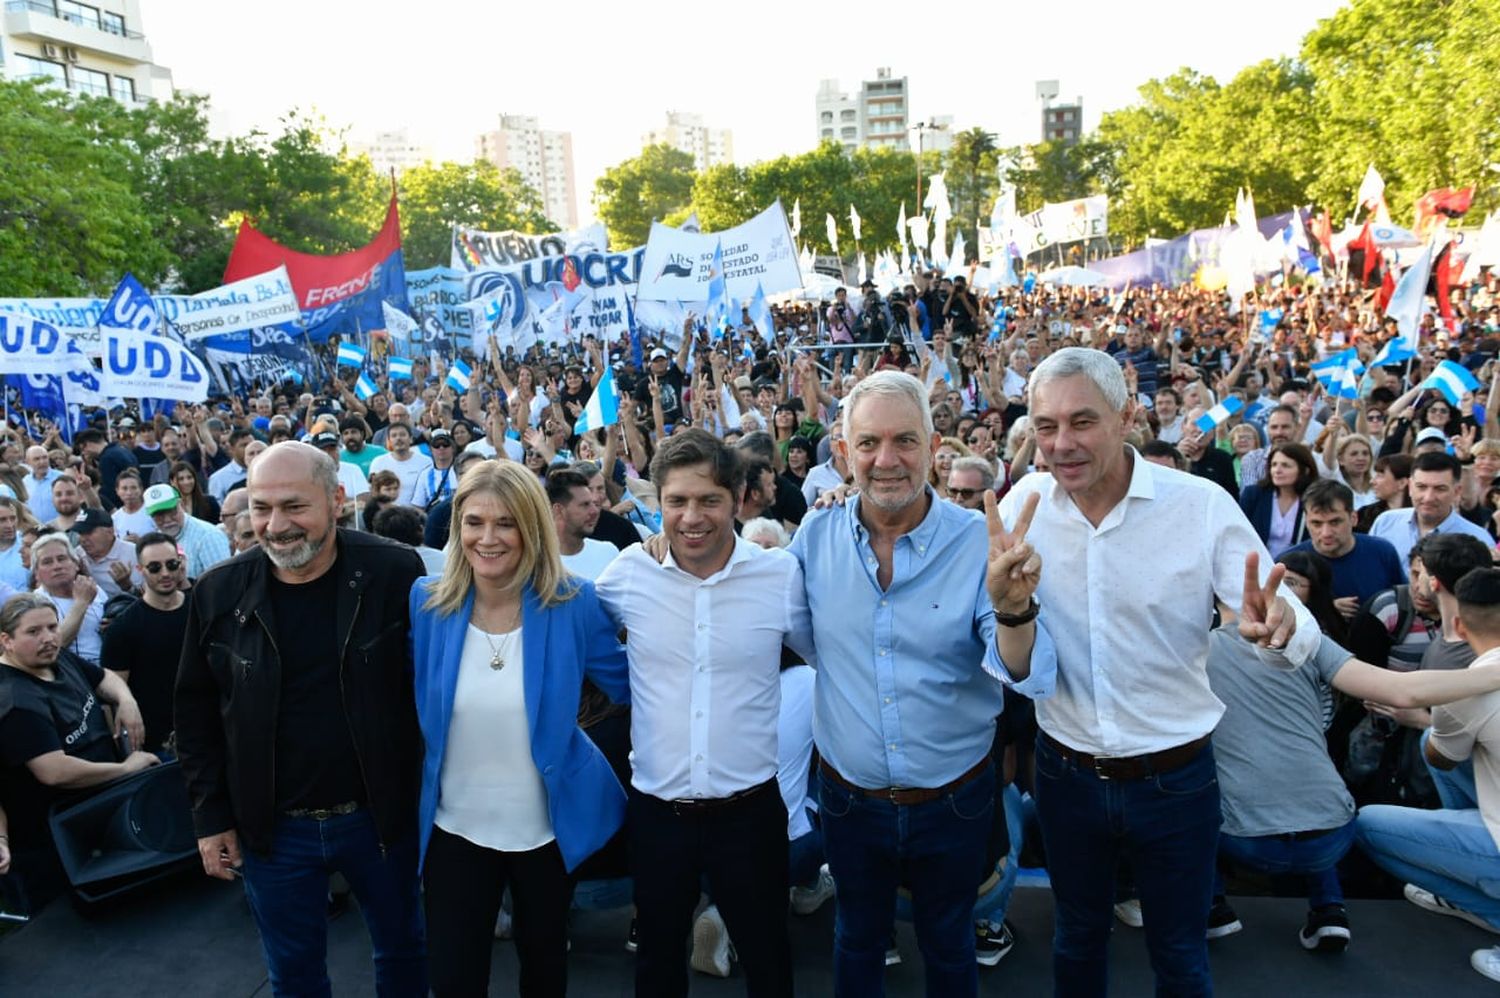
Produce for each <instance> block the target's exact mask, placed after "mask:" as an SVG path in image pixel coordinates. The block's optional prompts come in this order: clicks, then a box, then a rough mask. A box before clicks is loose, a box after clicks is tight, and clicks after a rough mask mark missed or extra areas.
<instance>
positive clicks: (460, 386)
mask: <svg viewBox="0 0 1500 998" xmlns="http://www.w3.org/2000/svg"><path fill="white" fill-rule="evenodd" d="M471 373H472V372H471V371H470V370H469V365H468V364H465V363H464V362H463V361H461V360H455V361H454V362H453V366H452V367H450V368H448V377H447V380H446V381H445V382H444V383H445V384H447V385H448V386H449V387H450V388H452V389H453V390H454V391H456V392H458V393H460V394H462V393H464V392H466V391H468V390H469V375H470V374H471Z"/></svg>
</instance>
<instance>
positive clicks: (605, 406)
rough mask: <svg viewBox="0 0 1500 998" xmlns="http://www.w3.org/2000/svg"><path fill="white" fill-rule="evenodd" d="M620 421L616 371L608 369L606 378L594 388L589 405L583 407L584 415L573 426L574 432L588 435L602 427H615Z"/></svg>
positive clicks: (605, 370) (605, 374)
mask: <svg viewBox="0 0 1500 998" xmlns="http://www.w3.org/2000/svg"><path fill="white" fill-rule="evenodd" d="M619 421H620V392H619V389H617V388H615V372H614V369H613V368H609V367H606V368H605V369H604V377H602V378H600V379H599V383H598V384H597V385H595V386H594V394H592V395H590V396H589V401H588V404H587V405H585V406H584V407H583V415H581V416H579V417H578V422H576V423H574V424H573V432H574V433H579V434H582V433H587V432H589V431H590V430H597V429H599V428H600V427H601V426H613V425H615V424H616V423H618V422H619Z"/></svg>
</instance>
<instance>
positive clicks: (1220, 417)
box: [1193, 395, 1245, 433]
mask: <svg viewBox="0 0 1500 998" xmlns="http://www.w3.org/2000/svg"><path fill="white" fill-rule="evenodd" d="M1243 408H1245V403H1244V402H1243V401H1242V400H1241V399H1240V398H1239V396H1237V395H1231V396H1229V397H1228V398H1227V399H1225V400H1224V401H1222V402H1220V403H1219V404H1218V405H1216V406H1214V407H1213V408H1212V409H1210V410H1208V411H1207V412H1205V413H1204V414H1203V415H1201V416H1199V417H1198V418H1197V419H1195V420H1193V425H1194V426H1196V427H1198V429H1199V430H1200V431H1202V432H1203V433H1212V432H1213V431H1214V430H1216V429H1218V428H1219V426H1220V425H1221V424H1222V423H1223V422H1224V421H1225V420H1226V419H1228V418H1229V417H1230V416H1233V415H1234V414H1235V413H1237V412H1239V411H1240V410H1241V409H1243Z"/></svg>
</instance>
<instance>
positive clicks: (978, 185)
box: [943, 128, 1000, 232]
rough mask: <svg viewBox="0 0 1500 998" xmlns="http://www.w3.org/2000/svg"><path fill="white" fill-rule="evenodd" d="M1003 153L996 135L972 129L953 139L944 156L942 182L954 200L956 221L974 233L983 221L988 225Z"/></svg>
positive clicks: (997, 186)
mask: <svg viewBox="0 0 1500 998" xmlns="http://www.w3.org/2000/svg"><path fill="white" fill-rule="evenodd" d="M999 163H1000V151H999V149H998V148H997V147H996V145H995V136H994V135H993V134H991V133H989V132H986V131H985V130H984V129H982V128H970V129H967V130H966V131H962V132H959V133H957V134H956V135H954V136H953V145H952V146H950V147H949V149H948V151H947V152H946V153H944V154H943V170H944V173H943V179H944V181H945V182H946V183H947V185H948V193H949V194H950V195H951V196H952V198H953V222H951V223H950V227H951V226H952V225H955V224H956V225H957V226H958V227H960V228H962V229H963V230H964V231H965V232H972V231H973V230H974V229H975V228H977V227H978V226H979V225H980V223H981V221H983V223H984V224H986V225H988V224H989V222H988V219H989V208H990V205H991V204H993V203H994V200H995V195H996V193H997V192H998V190H999V186H1000V173H999Z"/></svg>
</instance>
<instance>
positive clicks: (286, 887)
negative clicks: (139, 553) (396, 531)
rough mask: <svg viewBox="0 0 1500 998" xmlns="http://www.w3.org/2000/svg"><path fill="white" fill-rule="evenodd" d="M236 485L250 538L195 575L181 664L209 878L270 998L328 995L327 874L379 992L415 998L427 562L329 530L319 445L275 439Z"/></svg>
mask: <svg viewBox="0 0 1500 998" xmlns="http://www.w3.org/2000/svg"><path fill="white" fill-rule="evenodd" d="M249 488H250V516H251V520H252V521H253V523H254V527H255V535H256V538H257V539H258V541H259V544H258V546H257V547H255V548H252V549H251V550H249V551H246V552H244V553H243V554H241V555H239V556H237V557H235V558H233V559H231V560H230V561H228V562H224V563H222V564H220V565H218V566H215V568H214V569H213V570H212V571H210V572H207V573H205V574H204V575H203V576H202V577H201V578H199V579H198V581H197V584H196V585H195V586H194V588H193V598H192V600H191V604H190V609H189V614H188V626H187V635H186V637H185V639H184V643H183V651H182V661H181V663H180V665H179V668H178V675H177V688H176V704H175V710H174V714H175V726H176V730H177V749H178V754H179V756H180V757H181V759H182V768H183V773H184V775H185V777H186V779H187V783H188V792H189V796H190V798H191V800H192V805H193V820H194V824H195V827H196V830H197V834H198V851H199V853H200V854H201V856H202V859H203V868H204V871H205V872H206V873H207V874H208V875H209V876H212V877H218V878H220V879H223V880H228V879H231V877H233V876H235V875H242V876H243V878H244V881H245V893H246V895H247V896H248V898H249V901H250V908H251V911H252V912H253V914H254V916H255V921H256V924H257V926H258V927H259V929H260V934H261V941H262V945H263V949H264V952H265V955H266V962H267V966H268V970H269V972H270V979H271V985H272V989H273V990H274V991H275V993H276V994H278V995H281V994H299V995H300V994H317V993H322V994H327V993H328V989H329V982H328V972H327V967H326V964H325V959H324V957H325V952H326V949H327V936H326V928H325V925H326V908H325V892H326V889H327V883H328V874H329V873H330V872H333V871H338V872H340V873H342V874H343V875H344V877H345V878H346V879H347V880H348V881H349V884H350V886H351V887H352V888H353V890H354V894H355V896H356V897H357V898H358V899H359V904H360V910H361V912H362V913H363V914H364V917H365V923H366V925H367V926H368V927H369V930H370V937H371V942H372V944H373V950H374V957H375V983H376V991H377V993H378V994H380V995H382V996H388V995H402V996H405V995H411V996H418V995H425V994H426V993H427V980H426V959H425V953H424V946H423V938H422V923H421V918H420V915H419V912H420V908H419V903H418V898H417V846H416V842H417V836H416V833H417V822H416V805H417V792H418V788H419V786H420V766H421V759H422V741H421V735H420V732H419V729H418V727H417V715H416V707H415V704H414V700H413V691H412V679H411V659H410V654H409V651H408V647H407V631H408V627H409V624H410V620H409V613H408V609H407V597H408V594H409V593H410V590H411V586H412V583H413V582H414V581H415V580H416V579H417V578H418V577H419V576H421V575H422V574H423V568H422V561H421V559H420V558H419V557H418V556H417V554H416V553H415V552H414V551H412V550H411V549H410V548H407V547H404V546H402V545H398V544H394V543H392V542H389V541H386V540H383V539H381V538H377V537H372V536H370V535H368V534H361V533H355V532H353V531H345V530H339V529H337V527H336V526H335V523H336V522H337V518H338V513H339V509H340V507H341V506H342V505H343V501H344V494H343V489H342V488H340V487H339V485H338V469H337V467H336V466H335V465H334V463H333V460H332V458H330V457H328V456H327V455H326V454H323V453H322V452H320V451H318V450H317V449H316V448H314V447H310V446H308V445H306V444H302V443H295V442H290V441H288V442H283V443H279V444H277V445H276V446H274V447H272V448H270V449H269V450H267V451H266V452H265V453H263V454H262V455H261V456H260V457H259V458H257V459H256V461H255V464H254V467H253V468H252V470H251V473H250V481H249ZM242 846H243V849H242Z"/></svg>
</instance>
